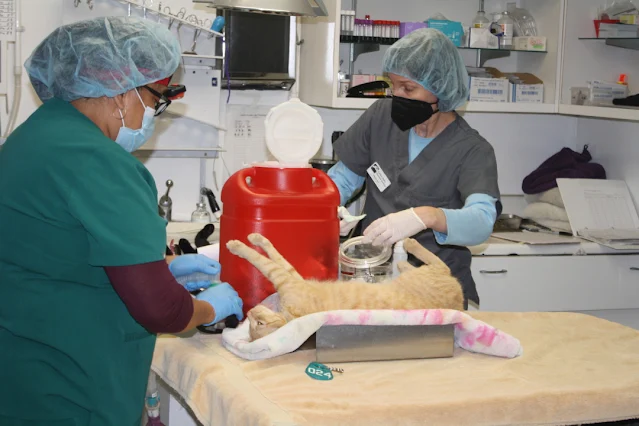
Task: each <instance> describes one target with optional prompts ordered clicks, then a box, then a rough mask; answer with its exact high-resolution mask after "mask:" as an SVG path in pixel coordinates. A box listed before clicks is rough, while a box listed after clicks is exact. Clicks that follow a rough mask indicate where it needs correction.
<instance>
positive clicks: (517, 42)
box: [513, 36, 546, 52]
mask: <svg viewBox="0 0 639 426" xmlns="http://www.w3.org/2000/svg"><path fill="white" fill-rule="evenodd" d="M513 48H514V49H515V50H528V51H532V52H545V51H546V37H540V36H534V37H533V36H531V37H514V38H513Z"/></svg>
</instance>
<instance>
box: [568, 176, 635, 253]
mask: <svg viewBox="0 0 639 426" xmlns="http://www.w3.org/2000/svg"><path fill="white" fill-rule="evenodd" d="M557 185H558V186H559V191H560V192H561V198H562V199H563V202H564V205H565V207H566V213H567V214H568V219H569V220H570V227H571V229H572V233H573V235H574V236H575V237H580V238H583V239H585V240H588V241H592V242H595V243H598V244H601V245H603V246H606V247H610V248H613V249H617V250H639V215H637V208H636V207H635V204H634V202H633V200H632V196H631V194H630V191H629V189H628V185H627V184H626V182H625V181H623V180H603V179H557Z"/></svg>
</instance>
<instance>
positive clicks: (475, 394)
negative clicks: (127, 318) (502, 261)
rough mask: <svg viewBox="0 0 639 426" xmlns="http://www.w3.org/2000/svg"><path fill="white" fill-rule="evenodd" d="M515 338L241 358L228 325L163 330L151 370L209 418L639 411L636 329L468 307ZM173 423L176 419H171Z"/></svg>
mask: <svg viewBox="0 0 639 426" xmlns="http://www.w3.org/2000/svg"><path fill="white" fill-rule="evenodd" d="M468 313H469V314H470V315H471V316H472V317H474V318H476V319H479V320H481V321H484V322H486V323H488V324H490V325H492V326H494V327H497V328H499V329H501V330H503V331H504V332H506V333H509V334H511V335H512V336H514V337H516V338H518V339H519V340H520V342H521V344H522V346H523V355H521V356H519V357H517V358H513V359H505V358H499V357H493V356H488V355H482V354H475V353H471V352H468V351H465V350H463V349H460V348H456V349H455V355H454V357H453V358H442V359H428V360H408V361H387V362H362V363H343V364H334V365H333V364H331V365H330V366H331V367H339V368H342V369H343V370H344V372H343V373H341V374H340V373H335V374H334V379H333V380H330V381H317V380H313V379H311V378H310V377H309V376H307V375H306V374H305V369H306V367H307V366H308V364H309V363H310V362H313V361H315V351H314V350H300V351H296V352H294V353H291V354H288V355H283V356H280V357H277V358H273V359H268V360H262V361H245V360H243V359H240V358H238V357H236V356H235V355H233V354H232V353H230V352H228V351H227V350H226V349H225V348H224V347H222V342H221V336H219V335H206V334H201V333H197V334H194V335H192V336H191V337H181V336H168V335H163V336H160V338H158V341H157V346H156V350H155V354H154V358H153V366H152V369H153V371H154V372H155V373H156V374H157V375H158V376H159V377H160V378H161V379H162V380H163V381H164V382H165V383H166V384H167V385H168V386H169V387H170V388H171V389H172V391H173V393H174V394H176V395H179V397H180V398H181V399H182V401H183V403H184V404H185V405H188V406H189V408H190V410H191V411H192V412H193V413H194V414H195V417H196V418H197V420H198V421H199V422H201V423H202V424H203V425H207V426H209V425H211V426H223V425H238V426H262V425H263V426H275V425H277V426H292V425H327V426H328V425H330V426H339V425H348V426H357V425H367V426H376V425H379V426H382V425H384V426H386V425H404V426H408V425H511V424H515V425H566V424H585V423H595V422H604V421H614V420H625V419H634V418H639V331H637V330H634V329H632V328H628V327H625V326H622V325H620V324H617V323H613V322H609V321H607V320H603V319H599V318H595V317H592V316H588V315H584V314H576V313H529V312H527V313H495V312H477V311H473V312H468ZM170 426H174V425H170Z"/></svg>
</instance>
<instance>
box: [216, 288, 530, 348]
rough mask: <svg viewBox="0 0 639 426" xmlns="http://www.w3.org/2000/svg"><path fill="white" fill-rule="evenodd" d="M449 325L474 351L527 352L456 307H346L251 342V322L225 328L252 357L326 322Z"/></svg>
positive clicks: (226, 338) (296, 340)
mask: <svg viewBox="0 0 639 426" xmlns="http://www.w3.org/2000/svg"><path fill="white" fill-rule="evenodd" d="M278 301H279V295H278V294H277V293H276V294H273V295H271V296H269V297H268V298H267V299H265V301H264V302H263V304H264V305H266V306H268V307H269V308H270V309H275V308H276V307H277V305H278ZM347 324H348V325H445V324H455V346H457V347H460V348H462V349H465V350H467V351H470V352H476V353H482V354H486V355H493V356H498V357H503V358H515V357H518V356H519V355H521V354H522V353H523V349H522V347H521V344H520V343H519V340H517V339H515V338H514V337H512V336H510V335H508V334H506V333H504V332H502V331H500V330H498V329H496V328H494V327H491V326H490V325H488V324H486V323H483V322H482V321H479V320H476V319H474V318H472V317H471V316H469V315H467V314H465V313H463V312H460V311H455V310H452V309H420V310H410V311H401V310H342V311H330V312H318V313H315V314H311V315H306V316H303V317H301V318H297V319H295V320H293V321H291V322H289V323H287V324H286V325H285V326H284V327H282V328H280V329H278V330H276V331H275V332H274V333H272V334H269V335H268V336H265V337H263V338H261V339H258V340H255V341H253V342H250V341H249V322H248V321H244V322H243V323H242V324H241V325H240V326H239V327H238V328H236V329H229V328H227V329H225V330H224V332H223V333H222V343H223V345H224V347H225V348H226V349H228V350H229V351H230V352H232V353H234V354H235V355H237V356H239V357H240V358H244V359H248V360H258V359H268V358H274V357H276V356H279V355H284V354H287V353H290V352H293V351H294V350H296V349H297V348H299V347H300V346H301V345H302V344H303V343H304V342H306V340H307V339H308V338H309V337H311V336H312V335H313V334H314V333H315V332H316V331H317V330H319V329H320V327H322V326H323V325H347Z"/></svg>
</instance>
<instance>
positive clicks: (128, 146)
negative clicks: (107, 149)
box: [115, 89, 155, 152]
mask: <svg viewBox="0 0 639 426" xmlns="http://www.w3.org/2000/svg"><path fill="white" fill-rule="evenodd" d="M135 93H136V94H137V95H138V99H140V102H142V105H143V106H144V116H143V117H142V127H140V128H139V129H137V130H133V129H129V128H128V127H126V126H125V125H124V116H123V115H122V111H120V117H121V118H122V127H120V131H119V132H118V137H117V138H116V139H115V142H116V143H117V144H118V145H120V146H121V147H122V148H124V149H125V150H126V151H127V152H133V151H136V150H137V149H138V148H140V147H141V146H142V145H144V143H145V142H146V141H148V140H149V139H150V138H151V136H153V132H154V131H155V110H154V109H153V108H151V107H148V106H146V105H144V102H143V101H142V98H141V97H140V93H138V90H137V89H135Z"/></svg>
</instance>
